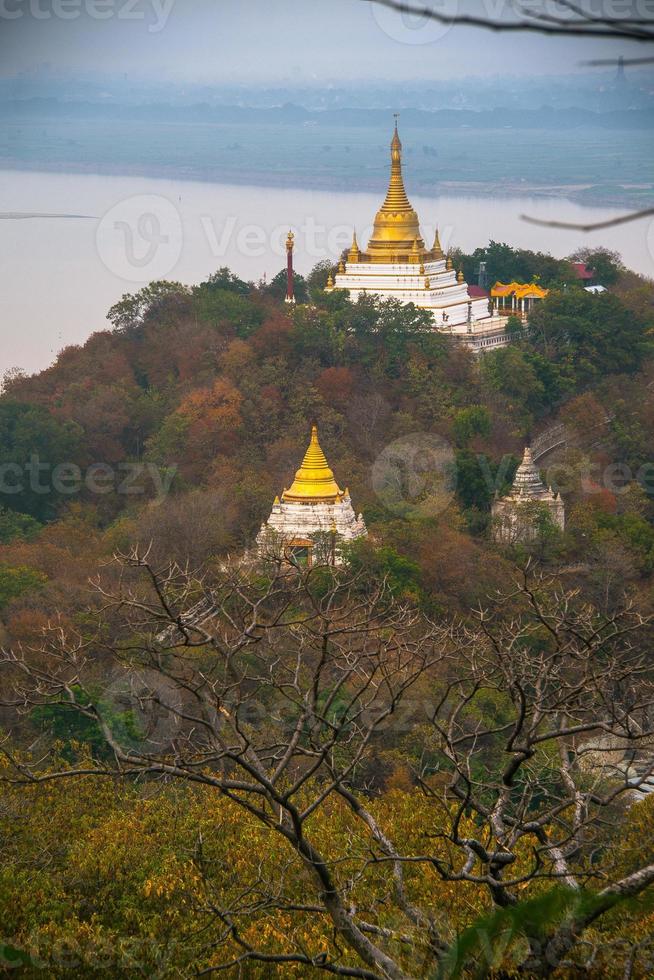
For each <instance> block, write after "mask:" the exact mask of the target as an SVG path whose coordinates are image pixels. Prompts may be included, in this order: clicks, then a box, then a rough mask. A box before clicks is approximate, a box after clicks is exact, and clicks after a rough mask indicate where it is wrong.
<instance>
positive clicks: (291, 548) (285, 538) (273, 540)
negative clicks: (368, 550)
mask: <svg viewBox="0 0 654 980" xmlns="http://www.w3.org/2000/svg"><path fill="white" fill-rule="evenodd" d="M367 533H368V531H367V529H366V525H365V523H364V520H363V517H362V515H361V514H359V516H358V517H357V516H356V515H355V513H354V510H353V508H352V501H351V500H350V492H349V490H348V489H345V490H341V489H340V487H339V486H338V484H337V483H336V480H335V479H334V473H333V472H332V470H331V469H330V467H329V464H328V463H327V460H326V458H325V454H324V453H323V451H322V449H321V447H320V443H319V441H318V429H317V427H316V426H315V425H314V426H313V427H312V429H311V441H310V443H309V448H308V449H307V451H306V453H305V454H304V459H303V461H302V465H301V467H300V469H299V470H298V471H297V473H296V474H295V479H294V480H293V483H292V484H291V486H290V487H289V489H288V490H284V492H283V493H282V495H281V499H280V497H275V501H274V503H273V507H272V511H271V513H270V517H269V518H268V520H267V521H266V522H265V523H264V524H262V525H261V530H260V531H259V534H258V535H257V551H258V553H259V556H260V557H262V558H267V557H286V558H290V559H291V560H293V561H294V562H297V563H298V564H301V565H308V566H311V565H313V564H329V565H338V564H340V563H341V560H342V559H341V546H342V544H343V543H345V542H349V541H354V540H355V539H356V538H360V537H363V536H365V535H366V534H367Z"/></svg>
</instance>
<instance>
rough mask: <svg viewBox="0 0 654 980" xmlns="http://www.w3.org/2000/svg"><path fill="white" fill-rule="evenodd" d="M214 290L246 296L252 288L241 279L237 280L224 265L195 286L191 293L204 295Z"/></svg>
mask: <svg viewBox="0 0 654 980" xmlns="http://www.w3.org/2000/svg"><path fill="white" fill-rule="evenodd" d="M214 289H220V290H223V291H227V292H230V293H237V294H238V295H239V296H248V295H249V293H250V291H251V289H252V287H251V286H250V284H249V283H247V282H245V281H244V280H243V279H239V277H238V276H237V275H235V274H234V273H233V272H231V271H230V269H228V268H227V266H226V265H223V266H221V267H220V269H218V270H217V272H214V273H213V275H211V276H209V278H208V279H205V281H204V282H201V283H200V285H199V286H196V287H195V289H194V290H193V292H194V293H196V294H197V293H203V292H205V293H206V292H211V291H212V290H214Z"/></svg>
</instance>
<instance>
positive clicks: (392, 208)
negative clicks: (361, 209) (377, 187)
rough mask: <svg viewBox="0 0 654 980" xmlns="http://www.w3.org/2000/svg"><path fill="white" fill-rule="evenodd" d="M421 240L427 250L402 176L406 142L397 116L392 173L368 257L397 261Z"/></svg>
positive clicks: (368, 258) (377, 217)
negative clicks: (402, 136) (399, 127)
mask: <svg viewBox="0 0 654 980" xmlns="http://www.w3.org/2000/svg"><path fill="white" fill-rule="evenodd" d="M416 241H417V244H418V249H419V251H420V252H424V249H425V243H424V242H423V240H422V238H421V237H420V224H419V222H418V215H417V214H416V212H415V211H414V210H413V208H412V207H411V203H410V202H409V199H408V197H407V196H406V191H405V189H404V180H403V178H402V143H401V142H400V137H399V134H398V131H397V116H396V117H395V129H394V131H393V139H392V141H391V176H390V180H389V184H388V190H387V191H386V197H385V199H384V203H383V204H382V206H381V208H380V210H379V211H378V212H377V215H376V216H375V225H374V228H373V231H372V237H371V239H370V241H369V243H368V248H367V250H366V258H365V259H364V261H372V262H393V261H398V260H399V261H400V262H402V261H406V258H404V256H405V255H407V254H408V253H409V252H410V251H411V250H412V246H413V243H414V242H416Z"/></svg>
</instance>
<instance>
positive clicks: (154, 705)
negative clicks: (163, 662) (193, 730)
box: [102, 667, 183, 752]
mask: <svg viewBox="0 0 654 980" xmlns="http://www.w3.org/2000/svg"><path fill="white" fill-rule="evenodd" d="M102 710H103V713H104V715H105V719H104V720H105V722H106V724H107V727H108V728H109V730H110V731H111V734H112V738H114V739H115V741H116V742H117V744H118V745H119V746H120V748H121V749H123V751H127V752H129V751H136V752H165V751H166V750H167V749H169V748H170V745H171V742H172V741H173V739H174V738H175V736H176V735H177V734H178V732H179V730H180V727H181V718H182V711H183V701H182V688H181V686H180V685H179V684H176V683H175V681H174V680H172V679H171V678H168V677H164V676H163V674H160V673H159V672H158V671H155V670H150V669H149V668H147V667H138V668H132V669H130V670H125V671H120V672H119V673H116V674H115V675H114V677H113V679H112V680H111V681H110V683H109V684H108V685H107V687H106V688H105V690H104V692H103V696H102Z"/></svg>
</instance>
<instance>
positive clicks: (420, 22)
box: [371, 0, 459, 44]
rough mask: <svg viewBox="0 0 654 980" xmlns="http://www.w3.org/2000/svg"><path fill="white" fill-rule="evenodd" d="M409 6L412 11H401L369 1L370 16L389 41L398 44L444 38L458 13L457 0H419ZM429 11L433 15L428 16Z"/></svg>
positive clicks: (422, 42)
mask: <svg viewBox="0 0 654 980" xmlns="http://www.w3.org/2000/svg"><path fill="white" fill-rule="evenodd" d="M412 6H414V7H415V8H416V9H415V12H410V11H409V12H405V11H400V10H393V9H392V8H390V7H385V6H384V5H383V4H380V3H376V2H374V0H373V3H372V4H371V8H372V16H373V17H374V19H375V22H376V23H377V25H378V26H379V27H380V28H381V29H382V31H383V32H384V34H386V35H387V37H389V38H391V40H393V41H398V42H399V43H400V44H433V43H434V42H435V41H440V40H441V38H443V37H445V35H446V34H447V33H448V31H449V30H450V28H451V27H452V23H453V21H454V20H455V19H456V17H457V15H458V13H459V0H419V2H417V3H415V4H413V5H412ZM430 11H431V12H433V14H434V15H435V16H433V17H430V16H429V12H430ZM441 18H442V19H441Z"/></svg>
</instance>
